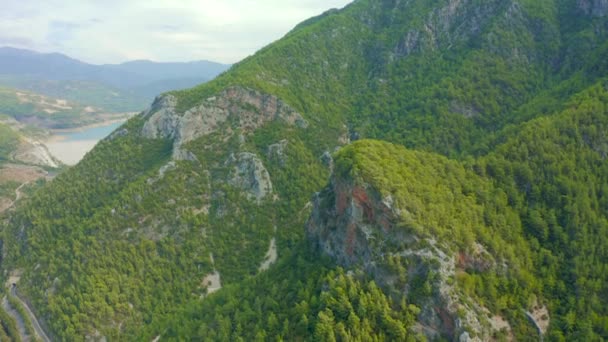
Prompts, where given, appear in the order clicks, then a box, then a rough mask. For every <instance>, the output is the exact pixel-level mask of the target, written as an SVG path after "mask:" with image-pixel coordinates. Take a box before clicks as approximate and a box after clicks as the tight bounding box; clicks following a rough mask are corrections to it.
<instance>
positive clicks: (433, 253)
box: [306, 176, 496, 341]
mask: <svg viewBox="0 0 608 342" xmlns="http://www.w3.org/2000/svg"><path fill="white" fill-rule="evenodd" d="M403 214H404V213H403V212H402V211H401V210H399V209H398V208H396V207H395V206H394V204H393V200H392V197H391V196H386V197H384V198H383V197H382V196H381V195H380V194H379V193H378V192H377V191H375V190H374V189H373V188H371V187H369V186H367V185H360V184H353V183H352V182H351V181H349V180H344V179H337V178H336V177H335V176H334V178H333V179H332V181H331V184H330V186H329V187H328V188H326V189H325V190H324V191H323V192H321V193H319V194H317V195H316V196H315V198H314V209H313V212H312V214H311V217H310V219H309V220H308V222H307V224H306V231H307V235H308V237H309V239H310V240H311V242H312V243H313V245H315V246H317V248H318V249H319V250H321V251H323V252H324V253H325V254H327V255H329V256H331V257H332V258H333V259H335V260H336V261H337V262H338V263H339V264H341V265H343V266H345V267H347V268H362V269H363V270H364V271H365V273H366V274H370V275H372V277H373V278H374V280H375V281H376V282H377V283H378V284H379V285H381V286H382V287H383V288H385V289H386V290H387V291H389V292H391V293H401V294H402V295H404V296H407V294H408V293H410V292H411V291H413V287H414V286H415V285H414V283H413V282H412V280H414V279H416V278H421V277H422V278H427V279H429V280H428V286H429V289H428V291H430V292H429V293H428V295H427V296H426V298H424V299H423V300H422V302H423V304H422V305H421V314H420V315H419V324H418V325H417V326H416V329H417V330H418V331H419V332H420V333H424V334H425V335H427V336H428V337H429V339H435V338H437V337H440V336H441V337H447V338H449V339H452V340H464V341H482V340H487V339H488V338H490V336H492V333H493V330H494V328H493V327H494V326H496V325H492V324H491V322H490V321H489V317H491V315H489V313H488V311H487V310H486V309H485V308H483V307H482V306H481V305H478V304H476V303H475V301H474V300H473V299H472V298H470V297H467V296H465V295H464V294H462V293H461V292H460V291H459V290H458V289H457V287H456V285H455V284H454V282H453V279H454V277H455V275H456V272H457V270H459V269H460V270H462V268H466V269H470V268H471V269H475V270H476V271H477V272H483V271H486V270H488V269H490V268H492V267H493V266H494V263H493V259H492V258H491V257H490V256H489V255H487V251H486V250H485V248H483V246H481V245H478V246H477V247H476V248H474V251H473V252H472V253H470V254H468V255H462V253H461V254H454V253H452V252H450V251H449V249H448V248H444V246H442V245H441V244H440V243H439V242H437V241H434V240H432V239H428V238H421V237H419V236H416V235H413V234H412V233H406V231H405V230H404V229H403V228H399V226H400V222H401V221H400V216H401V215H403ZM388 260H402V261H403V262H402V264H405V265H407V267H404V268H403V269H401V271H395V268H394V267H392V268H391V267H388V266H386V265H387V264H390V262H389V263H387V261H388ZM403 279H405V281H404V280H403Z"/></svg>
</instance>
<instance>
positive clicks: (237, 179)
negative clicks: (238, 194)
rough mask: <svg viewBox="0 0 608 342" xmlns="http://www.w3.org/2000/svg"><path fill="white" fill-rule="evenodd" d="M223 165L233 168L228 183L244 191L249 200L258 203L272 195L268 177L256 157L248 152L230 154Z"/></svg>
mask: <svg viewBox="0 0 608 342" xmlns="http://www.w3.org/2000/svg"><path fill="white" fill-rule="evenodd" d="M225 164H226V165H227V166H233V169H232V171H231V172H230V177H229V179H228V183H229V184H231V185H233V186H235V187H237V188H240V189H241V190H243V191H245V192H246V193H247V196H248V197H249V198H250V199H255V200H256V201H257V202H258V203H259V202H261V201H262V200H263V199H264V198H266V197H267V196H268V195H270V194H272V182H271V180H270V175H269V174H268V171H267V170H266V168H265V167H264V164H263V163H262V161H261V160H260V158H259V157H258V156H257V155H255V154H253V153H249V152H241V153H238V154H237V155H234V154H232V155H230V158H228V160H227V161H226V163H225Z"/></svg>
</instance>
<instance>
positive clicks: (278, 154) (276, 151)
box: [267, 139, 289, 166]
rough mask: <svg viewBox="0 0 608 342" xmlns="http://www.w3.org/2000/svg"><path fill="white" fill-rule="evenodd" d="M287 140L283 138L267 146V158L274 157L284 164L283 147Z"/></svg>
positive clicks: (285, 146)
mask: <svg viewBox="0 0 608 342" xmlns="http://www.w3.org/2000/svg"><path fill="white" fill-rule="evenodd" d="M288 144H289V142H288V141H287V140H285V139H283V140H281V141H279V142H278V143H276V144H272V145H270V146H268V151H267V156H268V158H269V159H273V158H276V159H277V160H278V161H279V164H280V165H281V166H285V162H286V160H285V157H286V156H285V149H286V148H287V145H288Z"/></svg>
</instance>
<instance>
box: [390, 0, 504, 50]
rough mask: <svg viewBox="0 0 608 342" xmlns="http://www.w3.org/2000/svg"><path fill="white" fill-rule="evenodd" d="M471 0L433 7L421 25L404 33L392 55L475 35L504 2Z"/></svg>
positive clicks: (434, 48)
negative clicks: (477, 1)
mask: <svg viewBox="0 0 608 342" xmlns="http://www.w3.org/2000/svg"><path fill="white" fill-rule="evenodd" d="M470 3H471V1H470V0H449V1H447V3H446V4H445V5H444V6H443V7H440V8H437V9H435V10H434V11H432V12H431V13H430V14H429V15H428V17H427V18H426V20H425V23H424V24H423V25H422V26H421V28H420V29H413V30H410V31H408V32H407V33H406V34H405V35H404V36H403V38H402V39H401V40H400V41H399V43H398V44H397V46H396V47H395V50H394V53H395V55H396V56H397V57H405V56H408V55H410V54H412V53H415V52H421V51H428V50H431V51H432V50H436V49H439V48H449V47H450V46H452V45H453V44H455V43H456V42H458V41H463V40H466V39H469V38H471V37H475V36H476V35H478V34H479V33H480V32H481V30H482V29H483V27H484V26H485V25H487V24H488V23H489V22H490V20H491V18H493V17H494V15H493V14H494V13H496V12H497V11H498V10H499V9H500V8H501V7H502V6H504V2H503V1H496V0H492V1H485V2H482V3H479V4H475V5H474V6H473V5H471V4H470ZM397 4H399V2H397ZM406 5H407V3H404V5H403V6H406Z"/></svg>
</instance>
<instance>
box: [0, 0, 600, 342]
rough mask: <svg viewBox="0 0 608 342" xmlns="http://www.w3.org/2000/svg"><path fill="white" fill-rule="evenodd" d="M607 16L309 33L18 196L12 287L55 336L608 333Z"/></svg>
mask: <svg viewBox="0 0 608 342" xmlns="http://www.w3.org/2000/svg"><path fill="white" fill-rule="evenodd" d="M607 15H608V6H607V5H606V3H605V1H600V0H566V1H561V0H560V1H557V0H542V1H514V0H508V1H493V0H491V1H484V2H480V1H460V0H443V1H437V2H428V1H422V0H413V1H394V0H358V1H355V2H353V3H352V4H350V5H348V6H347V7H345V8H344V9H341V10H332V11H329V12H326V13H324V14H322V15H321V16H319V17H315V18H312V19H310V20H307V21H306V22H304V23H302V24H300V25H298V26H297V27H296V28H294V29H293V30H292V31H291V32H290V33H288V34H287V35H286V36H285V37H284V38H282V39H281V40H279V41H277V42H275V43H273V44H271V45H269V46H267V47H265V48H263V49H262V50H260V51H259V52H258V53H256V54H255V55H254V56H251V57H249V58H247V59H245V60H244V61H242V62H241V63H238V64H237V65H235V66H233V67H232V68H231V69H230V70H229V71H228V72H225V73H223V74H221V75H220V76H219V77H217V78H216V79H214V80H213V81H211V82H208V83H205V84H202V85H199V86H196V87H194V88H191V89H188V90H181V91H173V92H169V93H166V94H163V95H161V96H159V97H157V98H156V99H155V101H154V102H153V103H152V105H151V106H150V108H149V109H147V110H146V111H144V112H142V113H141V114H140V115H138V116H136V117H134V118H133V119H131V120H130V121H129V122H127V123H126V124H125V125H124V126H123V127H121V128H119V129H118V130H117V131H116V132H114V133H113V134H112V135H111V136H110V137H108V138H107V139H105V140H104V141H102V142H101V143H100V144H99V145H98V146H97V147H96V148H95V150H94V151H92V152H91V153H89V154H88V155H87V156H86V157H85V158H84V159H83V160H82V162H81V163H80V164H79V165H77V166H76V167H74V168H71V169H69V170H68V171H66V172H65V173H62V174H61V175H59V176H58V177H57V178H55V179H54V180H53V181H52V182H50V183H49V184H47V185H45V186H44V187H43V188H41V189H40V190H38V191H37V192H36V193H34V194H33V195H32V196H31V197H30V198H29V199H27V200H25V201H23V202H22V203H21V204H20V205H19V206H18V207H17V208H16V210H15V211H14V212H11V213H10V215H8V216H7V219H6V222H5V223H4V226H3V231H2V256H3V258H2V265H1V267H2V269H3V271H4V272H3V273H2V274H3V279H4V280H8V279H9V278H10V282H9V285H10V284H11V283H14V284H16V285H15V286H14V287H13V288H14V290H13V291H12V292H18V295H19V296H18V298H23V299H25V301H24V302H27V303H29V305H30V306H31V307H33V308H34V311H35V314H36V317H37V318H38V321H40V323H41V325H42V326H43V328H44V329H45V330H46V331H47V332H48V334H50V335H51V336H53V337H55V338H56V339H59V340H81V339H83V337H84V338H90V339H101V338H103V337H106V338H108V339H110V340H155V339H157V338H160V339H162V340H205V339H209V340H421V339H424V338H427V339H447V340H460V341H466V340H472V341H482V340H535V339H537V338H538V337H539V335H541V337H546V338H547V339H550V340H584V341H593V340H602V339H608V311H607V310H606V307H607V305H606V304H608V298H607V297H606V295H605V294H606V293H608V288H606V284H608V279H607V276H608V272H606V260H607V259H608V255H607V254H606V252H605V251H607V250H608V249H607V248H606V246H607V245H608V241H606V239H607V238H608V212H607V208H608V205H606V204H607V203H606V199H605V198H606V196H604V194H605V192H606V191H607V190H608V179H607V178H606V175H608V172H607V171H608V170H607V169H606V168H607V167H608V164H607V161H606V156H607V155H608V147H607V146H608V142H607V141H606V136H608V123H607V121H606V120H607V119H608V115H607V114H608V113H607V111H606V110H607V107H606V103H607V100H608V64H606V59H605V58H604V57H605V55H606V51H607V49H608V41H607V39H606V37H607V35H608V20H607V18H606V16H607ZM358 140H361V141H358ZM328 179H329V182H328ZM15 289H16V290H15ZM11 296H12V295H11ZM12 298H17V297H15V296H12ZM7 326H8V324H7Z"/></svg>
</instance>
